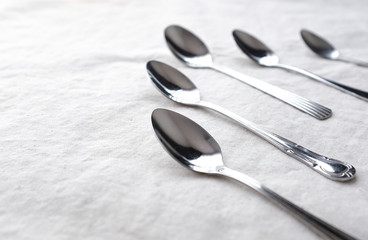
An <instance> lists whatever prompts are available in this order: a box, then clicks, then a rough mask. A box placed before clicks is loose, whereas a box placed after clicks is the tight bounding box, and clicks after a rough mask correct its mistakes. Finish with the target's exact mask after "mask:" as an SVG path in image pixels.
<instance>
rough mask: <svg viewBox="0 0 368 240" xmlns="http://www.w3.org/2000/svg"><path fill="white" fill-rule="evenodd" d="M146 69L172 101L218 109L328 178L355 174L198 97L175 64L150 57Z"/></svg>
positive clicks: (347, 166)
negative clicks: (172, 65) (174, 66)
mask: <svg viewBox="0 0 368 240" xmlns="http://www.w3.org/2000/svg"><path fill="white" fill-rule="evenodd" d="M147 72H148V75H149V77H150V78H151V80H152V82H153V83H154V85H155V86H156V87H157V88H158V89H159V90H160V92H161V93H162V94H163V95H164V96H166V97H167V98H169V99H171V100H172V101H174V102H177V103H181V104H184V105H189V106H199V107H205V108H209V109H212V110H214V111H216V112H219V113H221V114H223V115H225V116H226V117H229V118H230V119H233V120H234V121H236V122H238V123H240V124H241V125H243V126H244V127H245V128H247V129H248V130H250V131H251V132H253V133H255V134H257V135H258V136H260V137H261V138H263V139H264V140H266V141H268V142H269V143H271V144H272V145H274V146H275V147H277V148H278V149H280V150H281V151H282V152H284V153H286V154H287V155H289V156H292V157H293V158H295V159H297V160H299V161H301V162H302V163H304V164H306V165H307V166H309V167H310V168H312V169H313V170H315V171H317V172H318V173H320V174H321V175H323V176H325V177H327V178H329V179H331V180H336V181H348V180H350V179H352V178H354V176H355V172H356V171H355V168H354V167H353V166H352V165H350V164H348V163H345V162H341V161H338V160H335V159H330V158H327V157H325V156H322V155H319V154H317V153H315V152H312V151H310V150H308V149H306V148H304V147H302V146H299V145H298V144H296V143H294V142H292V141H290V140H288V139H286V138H283V137H281V136H279V135H277V134H274V133H271V132H269V131H267V130H265V129H263V128H261V127H259V126H257V125H256V124H254V123H252V122H250V121H248V120H246V119H244V118H242V117H240V116H239V115H237V114H235V113H233V112H230V111H229V110H227V109H225V108H222V107H220V106H218V105H215V104H213V103H209V102H205V101H203V100H201V99H200V94H199V90H198V89H197V87H196V86H195V85H194V84H193V83H192V81H190V79H189V78H187V77H186V76H185V75H184V74H182V73H181V72H179V71H178V70H176V69H175V68H173V67H171V66H169V65H167V64H165V63H162V62H158V61H149V62H148V63H147Z"/></svg>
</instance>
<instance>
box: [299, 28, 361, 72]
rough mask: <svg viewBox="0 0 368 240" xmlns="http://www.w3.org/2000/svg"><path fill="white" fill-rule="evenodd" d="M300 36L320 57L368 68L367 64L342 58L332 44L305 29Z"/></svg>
mask: <svg viewBox="0 0 368 240" xmlns="http://www.w3.org/2000/svg"><path fill="white" fill-rule="evenodd" d="M300 34H301V36H302V38H303V40H304V42H305V43H306V44H307V46H308V47H309V48H310V49H311V50H312V51H313V52H315V53H316V54H317V55H319V56H320V57H323V58H326V59H330V60H336V61H342V62H348V63H353V64H356V65H358V66H361V67H368V63H367V62H363V61H361V60H357V59H353V58H349V57H344V56H341V54H340V52H339V51H338V50H337V49H336V48H335V47H334V46H333V45H332V44H331V43H329V42H328V41H327V40H325V39H323V38H322V37H320V36H318V35H317V34H315V33H313V32H311V31H308V30H305V29H303V30H301V31H300Z"/></svg>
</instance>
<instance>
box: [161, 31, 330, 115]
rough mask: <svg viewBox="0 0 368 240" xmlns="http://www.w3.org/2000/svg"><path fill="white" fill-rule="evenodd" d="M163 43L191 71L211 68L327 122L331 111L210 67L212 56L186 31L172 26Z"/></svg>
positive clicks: (262, 83) (289, 93) (196, 38)
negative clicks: (192, 69)
mask: <svg viewBox="0 0 368 240" xmlns="http://www.w3.org/2000/svg"><path fill="white" fill-rule="evenodd" d="M165 38H166V42H167V44H168V46H169V48H170V50H171V51H172V52H173V54H174V55H175V56H176V57H177V58H178V59H179V60H181V61H183V62H184V63H185V64H186V65H188V66H189V67H193V68H210V69H214V70H216V71H218V72H221V73H224V74H226V75H228V76H230V77H232V78H235V79H237V80H239V81H241V82H243V83H245V84H248V85H250V86H252V87H254V88H256V89H258V90H261V91H262V92H264V93H267V94H269V95H271V96H273V97H275V98H277V99H280V100H281V101H283V102H285V103H287V104H290V105H291V106H293V107H295V108H297V109H299V110H301V111H303V112H305V113H307V114H309V115H311V116H313V117H315V118H317V119H319V120H323V119H326V118H329V117H330V116H331V114H332V111H331V109H329V108H326V107H324V106H322V105H320V104H318V103H315V102H312V101H310V100H308V99H305V98H303V97H300V96H298V95H296V94H294V93H291V92H288V91H286V90H284V89H281V88H279V87H276V86H273V85H271V84H269V83H266V82H263V81H261V80H258V79H255V78H252V77H249V76H246V75H244V74H242V73H239V72H237V71H234V70H232V69H230V68H227V67H223V66H218V65H216V64H214V63H213V61H212V56H211V54H210V52H209V50H208V48H207V47H206V45H205V44H204V42H203V41H202V40H201V39H199V38H198V37H197V36H195V35H194V34H193V33H191V32H190V31H188V30H187V29H185V28H183V27H180V26H177V25H172V26H169V27H167V28H166V29H165Z"/></svg>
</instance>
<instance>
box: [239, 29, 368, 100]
mask: <svg viewBox="0 0 368 240" xmlns="http://www.w3.org/2000/svg"><path fill="white" fill-rule="evenodd" d="M233 36H234V39H235V42H236V43H237V44H238V46H239V48H240V49H241V50H242V51H243V52H244V53H245V54H246V55H247V56H248V57H249V58H250V59H252V60H253V61H254V62H256V63H257V64H259V65H261V66H263V67H273V68H282V69H286V70H289V71H293V72H296V73H299V74H302V75H304V76H307V77H309V78H311V79H313V80H316V81H319V82H322V83H324V84H326V85H328V86H331V87H334V88H336V89H338V90H340V91H342V92H345V93H348V94H350V95H352V96H355V97H357V98H360V99H362V100H365V101H368V92H365V91H362V90H359V89H356V88H352V87H349V86H346V85H343V84H340V83H337V82H334V81H332V80H329V79H326V78H324V77H321V76H318V75H316V74H314V73H311V72H309V71H306V70H304V69H301V68H297V67H294V66H290V65H286V64H281V63H280V62H279V58H278V57H277V56H276V54H275V53H274V52H273V51H272V50H271V49H270V48H269V47H267V46H266V45H265V44H264V43H263V42H261V41H260V40H259V39H257V38H256V37H254V36H252V35H250V34H249V33H246V32H244V31H241V30H235V31H233Z"/></svg>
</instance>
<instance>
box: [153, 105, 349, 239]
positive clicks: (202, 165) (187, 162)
mask: <svg viewBox="0 0 368 240" xmlns="http://www.w3.org/2000/svg"><path fill="white" fill-rule="evenodd" d="M151 121H152V126H153V129H154V131H155V133H156V135H157V137H158V139H159V140H160V142H161V144H162V145H163V147H164V148H165V150H166V151H167V152H168V153H169V154H170V155H171V156H172V157H173V158H174V159H175V160H176V161H178V162H179V163H181V164H182V165H183V166H184V167H186V168H189V169H190V170H192V171H194V172H199V173H207V174H217V175H221V176H225V177H229V178H232V179H235V180H237V181H239V182H241V183H243V184H245V185H247V186H248V187H250V188H252V189H253V190H255V191H257V192H258V193H260V194H261V195H262V196H263V197H265V198H266V199H268V200H270V201H271V202H273V203H274V204H276V205H278V206H279V207H281V208H283V209H285V210H287V211H289V213H291V214H292V215H293V216H294V217H296V218H297V219H298V220H299V221H301V222H302V223H304V224H305V225H306V226H307V227H309V228H311V229H312V230H313V231H315V232H316V233H317V234H319V235H320V236H321V237H323V238H324V239H334V240H337V239H339V240H348V239H350V240H352V239H355V238H354V237H352V236H350V235H348V234H347V233H345V232H343V231H341V230H339V229H337V228H335V227H333V226H331V225H330V224H328V223H326V222H324V221H323V220H321V219H319V218H318V217H316V216H314V215H312V214H311V213H309V212H307V211H305V210H303V209H302V208H300V207H298V206H297V205H295V204H294V203H292V202H290V201H288V200H287V199H285V198H283V197H281V196H280V195H278V194H277V193H275V192H273V191H272V190H270V189H269V188H267V187H265V186H263V185H262V184H261V183H259V182H258V181H257V180H255V179H252V178H251V177H248V176H247V175H245V174H243V173H240V172H237V171H235V170H232V169H230V168H227V167H225V166H224V163H223V161H222V153H221V148H220V146H219V144H218V143H217V142H216V140H215V139H214V138H213V137H212V136H211V135H210V134H209V133H208V132H207V131H206V130H204V129H203V128H202V127H201V126H199V125H198V124H197V123H195V122H193V121H192V120H190V119H189V118H187V117H184V116H183V115H180V114H179V113H176V112H173V111H169V110H166V109H156V110H154V111H153V112H152V116H151Z"/></svg>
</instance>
